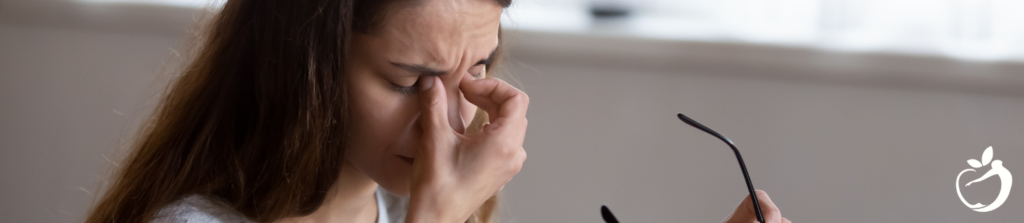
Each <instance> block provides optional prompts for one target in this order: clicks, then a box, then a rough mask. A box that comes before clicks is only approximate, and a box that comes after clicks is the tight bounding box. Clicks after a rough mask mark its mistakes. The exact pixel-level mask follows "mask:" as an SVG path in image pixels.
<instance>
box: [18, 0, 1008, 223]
mask: <svg viewBox="0 0 1024 223" xmlns="http://www.w3.org/2000/svg"><path fill="white" fill-rule="evenodd" d="M219 4H221V2H220V1H216V0H213V1H207V0H0V222H81V221H83V220H84V218H85V215H86V213H87V211H88V210H89V207H90V205H91V203H92V202H93V201H94V199H95V197H96V196H97V194H98V193H100V192H99V191H102V188H103V187H104V184H105V183H106V181H107V180H108V179H109V174H110V172H111V171H112V170H113V169H114V168H116V165H117V162H118V161H119V160H120V158H121V157H122V156H123V155H124V153H125V150H126V149H127V147H126V143H128V142H130V141H131V140H132V138H133V137H134V133H135V131H136V130H137V129H138V127H139V124H140V123H141V122H142V121H143V120H144V119H146V118H147V116H148V115H149V113H150V112H151V111H152V109H153V107H154V106H155V103H156V101H157V100H158V99H159V95H160V93H161V91H162V90H163V89H164V87H165V85H166V83H167V82H168V81H170V80H173V78H174V75H175V71H176V70H177V69H180V67H181V66H182V63H183V58H182V57H181V56H180V53H179V52H183V51H184V50H185V49H187V48H188V46H189V43H188V39H189V37H190V36H191V34H190V33H189V30H190V29H191V28H193V27H194V26H195V23H196V22H197V21H199V20H200V19H201V18H202V16H203V15H204V14H208V13H209V12H212V11H216V9H217V7H218V5H219ZM1021 11H1024V1H1020V0H632V1H630V0H515V1H514V5H513V6H512V7H511V8H509V9H508V10H507V11H506V13H505V15H504V17H503V26H504V28H505V31H504V34H505V36H504V39H503V41H504V44H505V45H506V46H507V47H508V48H507V49H508V54H509V55H508V56H509V57H508V58H509V59H508V60H507V61H504V62H505V64H504V65H505V67H504V69H505V71H506V73H507V75H505V76H504V77H503V78H505V79H507V80H509V81H510V82H512V83H514V84H515V85H517V86H518V87H520V88H521V89H522V90H524V91H526V92H527V93H528V94H530V96H531V99H532V100H531V102H532V103H531V105H530V113H529V115H528V118H529V119H530V130H529V131H528V133H527V138H526V145H525V147H526V150H527V152H528V153H529V156H530V158H529V160H527V161H526V164H525V166H524V168H523V170H522V171H521V172H520V173H519V175H517V176H516V178H515V180H513V181H512V182H511V183H510V184H509V185H508V186H507V187H505V191H504V200H503V201H502V206H501V211H502V214H501V216H500V218H501V220H502V222H506V223H509V222H511V223H516V222H602V220H601V218H600V216H599V212H598V210H599V207H600V206H601V205H602V204H604V205H608V206H609V207H610V208H611V210H612V211H613V212H614V213H615V214H616V215H617V216H619V220H621V221H623V222H720V221H721V220H722V219H724V218H725V217H726V216H727V215H728V214H729V213H731V212H732V210H733V208H735V207H736V205H737V204H738V203H739V202H740V200H741V199H742V198H743V197H744V196H746V187H745V185H744V182H743V179H742V176H741V173H740V171H739V168H738V167H737V164H736V160H735V158H734V157H733V155H732V153H731V152H730V151H729V148H728V147H727V146H726V145H724V144H723V143H722V142H720V141H718V140H717V139H715V138H713V137H711V136H709V135H707V134H705V133H703V132H700V131H698V130H696V129H693V128H691V127H689V126H687V125H685V124H684V123H682V122H680V121H679V120H678V119H676V118H675V114H676V113H680V112H682V113H685V114H687V115H689V116H690V117H692V118H694V119H696V120H698V121H700V122H702V123H704V124H705V125H708V126H710V127H711V128H713V129H715V130H718V131H719V132H721V133H723V134H725V135H727V136H728V137H730V138H731V139H732V140H733V141H734V142H736V143H737V145H738V147H739V149H740V150H741V151H742V152H743V155H744V158H745V159H746V164H747V166H748V168H749V169H750V175H751V178H752V180H753V183H754V186H755V187H756V188H758V189H763V190H766V191H767V192H769V194H770V195H771V196H772V200H773V201H774V202H775V203H776V204H777V205H778V206H780V207H781V208H782V211H783V214H784V215H785V216H786V217H787V218H789V219H791V220H793V221H794V222H850V223H853V222H1019V221H1020V219H1024V213H1022V212H1020V210H1022V208H1024V196H1022V195H1021V193H1024V191H1021V190H1024V189H1020V188H1018V189H1017V191H1019V192H1016V193H1011V194H1010V196H1009V199H1008V200H1007V201H1006V203H1005V204H1003V206H1002V207H1001V208H999V209H997V210H995V211H992V212H988V213H978V212H974V211H972V210H971V209H969V208H967V207H966V206H964V205H963V203H961V201H960V199H959V198H958V196H957V193H956V188H954V181H955V180H956V176H957V173H959V172H960V171H961V170H963V169H966V168H970V166H969V165H967V163H966V162H965V161H966V160H968V159H980V157H981V154H982V151H983V150H984V149H985V148H986V147H988V146H992V147H993V148H994V158H995V159H997V160H1003V162H1004V166H1005V167H1006V168H1007V169H1008V170H1010V171H1011V172H1016V173H1018V175H1020V174H1024V168H1022V166H1024V13H1020V12H1021ZM987 168H988V167H984V168H981V169H979V172H978V173H977V174H976V175H969V174H965V176H964V178H965V179H966V178H970V179H973V178H977V177H978V176H980V174H981V173H983V172H984V171H986V170H987ZM972 174H973V173H972ZM970 179H967V180H970ZM963 181H966V180H963ZM957 183H958V185H962V184H963V182H957ZM1018 184H1021V183H1018ZM1018 187H1020V186H1019V185H1018ZM998 190H999V180H998V179H997V178H992V179H990V180H987V181H983V182H981V183H977V184H974V185H972V187H971V188H965V189H964V197H965V199H967V200H968V201H970V202H971V203H976V202H977V203H986V204H987V203H989V202H991V200H993V199H994V198H995V196H996V194H997V191H998Z"/></svg>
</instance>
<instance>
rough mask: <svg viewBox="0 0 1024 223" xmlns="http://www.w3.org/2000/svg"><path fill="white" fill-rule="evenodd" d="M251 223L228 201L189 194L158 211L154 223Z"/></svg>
mask: <svg viewBox="0 0 1024 223" xmlns="http://www.w3.org/2000/svg"><path fill="white" fill-rule="evenodd" d="M238 222H244V223H250V222H253V221H250V220H249V219H247V218H246V217H245V216H244V215H242V214H240V213H238V212H237V211H235V210H234V209H232V208H231V207H230V206H228V205H227V204H226V203H224V202H222V201H220V200H219V199H217V198H214V197H208V196H203V195H189V196H186V197H185V198H182V199H179V200H177V201H175V202H173V203H171V204H168V205H167V206H164V207H163V208H161V209H160V211H159V212H157V214H156V216H154V218H153V223H238Z"/></svg>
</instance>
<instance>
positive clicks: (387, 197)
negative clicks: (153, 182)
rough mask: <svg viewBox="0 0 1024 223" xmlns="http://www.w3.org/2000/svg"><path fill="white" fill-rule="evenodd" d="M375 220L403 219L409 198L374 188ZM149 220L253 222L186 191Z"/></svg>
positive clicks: (216, 201) (387, 222) (383, 222)
mask: <svg viewBox="0 0 1024 223" xmlns="http://www.w3.org/2000/svg"><path fill="white" fill-rule="evenodd" d="M376 195H377V223H393V222H394V223H398V222H405V214H406V212H407V211H408V210H409V199H408V198H403V197H399V196H395V195H394V194H391V193H390V192H388V191H386V190H384V188H380V187H378V188H377V193H376ZM153 223H254V222H253V221H251V220H249V219H248V218H246V217H245V216H244V215H242V214H241V213H238V212H237V211H235V210H234V209H231V206H229V205H228V204H227V203H226V202H224V201H222V200H220V199H217V198H211V197H207V196H202V195H190V196H187V197H185V198H182V199H181V200H178V201H175V202H173V203H171V204H169V205H167V206H166V207H164V208H161V209H160V211H159V212H157V214H156V216H154V218H153Z"/></svg>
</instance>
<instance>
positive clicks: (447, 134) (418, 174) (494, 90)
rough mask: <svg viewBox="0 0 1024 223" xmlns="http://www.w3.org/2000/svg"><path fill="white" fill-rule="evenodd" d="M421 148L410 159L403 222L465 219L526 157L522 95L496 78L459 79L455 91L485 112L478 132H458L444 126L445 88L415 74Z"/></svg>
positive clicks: (446, 222)
mask: <svg viewBox="0 0 1024 223" xmlns="http://www.w3.org/2000/svg"><path fill="white" fill-rule="evenodd" d="M420 89H421V90H420V101H421V110H422V112H423V113H422V114H421V116H420V125H421V126H422V127H423V139H422V140H421V143H422V147H421V148H420V150H419V152H418V154H417V155H416V159H415V161H413V176H412V185H411V187H410V193H411V199H410V201H409V213H408V215H407V217H406V222H437V223H455V222H465V221H466V219H468V218H469V216H470V215H472V214H473V212H475V211H476V210H477V208H479V207H480V205H481V204H483V203H484V201H486V200H487V199H488V198H490V197H491V196H493V195H494V194H495V193H497V192H498V190H500V189H501V188H502V187H504V186H505V184H506V183H508V181H509V180H511V179H512V176H514V175H516V173H518V172H519V169H520V168H522V165H523V161H525V160H526V152H525V151H524V150H523V138H524V137H525V135H526V107H527V105H528V104H529V99H528V98H527V96H526V94H525V93H523V92H522V91H519V90H518V89H516V88H514V87H512V86H511V85H509V84H508V83H505V82H504V81H501V80H499V79H495V78H487V79H482V80H472V79H470V78H464V79H462V81H461V83H459V89H460V90H461V91H462V93H463V95H464V96H465V97H466V100H468V101H469V102H470V103H473V104H475V105H477V106H478V107H480V108H481V109H483V110H484V111H486V112H487V113H488V115H489V119H490V124H489V125H487V126H485V127H484V129H483V131H482V132H479V133H472V134H459V133H457V132H456V131H455V130H453V129H452V128H451V126H450V125H449V124H448V105H447V102H448V100H447V98H446V94H445V92H444V86H443V83H442V82H441V80H440V79H439V78H438V77H430V76H423V77H421V78H420Z"/></svg>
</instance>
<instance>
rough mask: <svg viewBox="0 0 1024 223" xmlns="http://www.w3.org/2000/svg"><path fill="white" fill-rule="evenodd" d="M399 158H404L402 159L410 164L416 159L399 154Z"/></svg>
mask: <svg viewBox="0 0 1024 223" xmlns="http://www.w3.org/2000/svg"><path fill="white" fill-rule="evenodd" d="M398 158H402V160H403V161H405V162H406V163H409V165H412V161H414V160H415V159H413V158H409V157H404V156H398Z"/></svg>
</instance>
